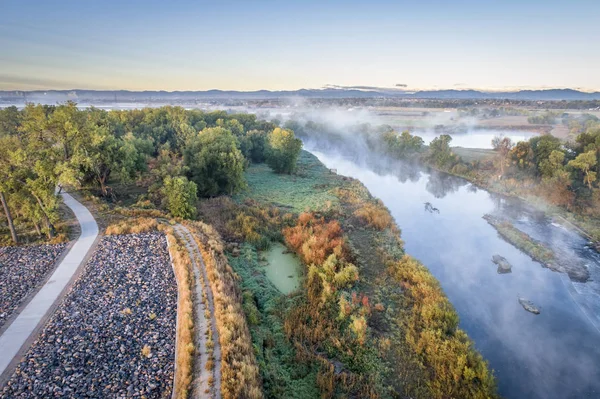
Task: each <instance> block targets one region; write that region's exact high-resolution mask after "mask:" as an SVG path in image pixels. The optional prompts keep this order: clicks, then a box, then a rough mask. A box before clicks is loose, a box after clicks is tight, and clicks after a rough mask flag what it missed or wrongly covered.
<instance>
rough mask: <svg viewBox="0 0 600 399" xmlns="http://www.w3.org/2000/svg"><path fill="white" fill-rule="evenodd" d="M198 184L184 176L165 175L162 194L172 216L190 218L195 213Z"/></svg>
mask: <svg viewBox="0 0 600 399" xmlns="http://www.w3.org/2000/svg"><path fill="white" fill-rule="evenodd" d="M197 190H198V186H196V183H194V182H193V181H189V180H188V179H187V178H185V177H183V176H182V177H173V178H171V177H167V178H165V180H164V185H163V188H162V194H163V195H164V199H165V203H166V208H167V209H168V210H169V213H170V214H171V215H172V216H173V217H180V218H184V219H191V218H192V217H194V215H195V214H196V201H197V200H198V196H197Z"/></svg>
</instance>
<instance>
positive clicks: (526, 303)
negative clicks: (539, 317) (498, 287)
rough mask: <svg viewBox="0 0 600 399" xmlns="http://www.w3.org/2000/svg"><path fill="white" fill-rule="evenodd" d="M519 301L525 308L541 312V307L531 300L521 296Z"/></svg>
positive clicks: (535, 312)
mask: <svg viewBox="0 0 600 399" xmlns="http://www.w3.org/2000/svg"><path fill="white" fill-rule="evenodd" d="M519 303H520V304H521V306H523V309H525V310H526V311H528V312H531V313H533V314H540V308H538V307H537V306H535V305H534V304H533V302H531V301H530V300H528V299H525V298H521V297H519Z"/></svg>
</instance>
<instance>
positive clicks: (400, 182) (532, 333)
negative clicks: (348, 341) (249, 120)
mask: <svg viewBox="0 0 600 399" xmlns="http://www.w3.org/2000/svg"><path fill="white" fill-rule="evenodd" d="M305 144H306V146H307V149H308V150H309V151H311V152H312V153H313V154H314V155H316V156H317V157H318V158H319V159H320V160H321V161H322V162H323V163H324V164H325V165H327V167H329V168H332V169H337V172H338V173H339V174H342V175H346V176H351V177H354V178H357V179H359V180H360V181H361V182H362V183H363V184H364V185H365V186H366V187H367V188H368V189H369V190H370V191H371V193H372V194H373V195H374V196H376V197H379V198H380V199H381V200H382V201H383V202H384V203H385V205H386V206H387V207H388V208H389V209H390V211H391V213H392V215H393V216H394V218H395V219H396V222H397V223H398V225H399V227H400V228H401V229H402V238H403V240H404V241H405V248H406V251H407V252H408V253H409V254H411V255H413V256H414V257H416V258H418V259H419V260H420V261H422V262H423V263H424V264H425V265H426V266H427V267H428V268H429V269H430V270H431V272H432V273H433V274H434V275H435V276H436V277H437V278H438V280H439V281H440V282H441V284H442V286H443V288H444V290H445V292H446V293H447V295H448V297H449V298H450V300H451V301H452V303H453V304H454V306H455V307H456V309H457V311H458V313H459V315H460V319H461V327H462V328H464V329H465V330H466V331H467V332H468V333H469V335H470V336H471V337H472V338H473V340H474V341H475V344H476V347H477V349H478V350H479V351H480V352H481V353H482V354H483V355H484V357H485V358H486V359H487V360H488V361H489V363H490V366H491V367H492V368H493V369H494V370H495V375H496V377H497V379H498V385H499V389H500V393H501V394H502V395H503V396H505V397H507V398H518V399H521V398H557V399H558V398H560V399H563V398H598V397H600V332H599V331H598V329H597V327H596V325H595V323H596V324H597V325H600V323H599V322H600V318H599V315H600V311H599V310H598V306H597V304H598V303H600V297H599V295H598V292H600V290H599V289H598V286H597V285H595V284H596V283H595V282H588V283H573V282H571V281H570V280H569V278H568V277H567V276H566V275H562V274H559V273H556V272H552V271H551V270H549V269H545V268H543V267H542V266H541V265H540V264H539V263H537V262H534V261H532V260H531V259H530V258H529V257H528V256H527V255H526V254H524V253H522V252H520V251H519V250H518V249H516V248H515V247H513V246H512V245H511V244H509V243H507V242H505V241H503V240H502V239H501V238H499V236H498V234H497V232H496V231H495V230H494V228H493V227H491V226H490V225H489V224H488V223H487V222H486V221H485V220H483V219H482V216H483V215H484V214H487V213H495V214H499V215H502V216H504V217H509V218H511V219H513V221H514V222H515V223H516V225H517V227H518V228H521V229H523V230H525V231H527V232H528V233H530V234H532V235H533V236H534V237H535V238H537V239H540V240H544V241H546V242H550V243H554V244H556V243H557V242H560V245H561V246H562V247H563V249H564V250H570V251H571V254H572V256H576V257H579V258H580V260H581V261H584V262H586V264H587V265H588V267H589V268H590V272H591V275H592V278H594V276H598V270H600V259H599V258H598V254H597V253H596V252H594V251H592V250H590V249H587V248H585V245H586V242H585V240H584V239H582V238H581V237H579V236H577V235H576V234H574V233H571V232H569V231H568V230H566V229H564V228H563V227H562V226H560V225H559V224H557V223H556V222H554V221H552V220H550V219H548V218H546V217H544V216H543V214H539V213H536V212H534V211H532V210H530V209H528V208H527V207H526V206H523V205H522V204H520V203H518V202H515V201H512V200H511V201H509V200H507V199H503V198H500V197H498V196H495V195H492V194H490V193H488V192H487V191H484V190H479V189H477V188H476V187H474V186H473V185H471V184H470V183H468V182H466V181H465V180H462V179H458V178H454V177H452V176H448V175H445V174H439V173H429V172H424V171H421V170H419V169H416V168H412V167H402V166H401V165H399V164H396V165H393V166H390V165H389V164H385V165H381V163H380V166H374V165H373V164H372V163H371V162H362V161H358V160H351V159H349V158H345V157H342V156H340V155H338V154H336V153H335V151H334V150H332V149H331V148H327V149H324V148H325V147H323V146H320V147H318V150H317V149H316V147H311V144H310V143H305ZM319 151H327V153H324V152H319ZM427 203H429V204H430V205H429V206H427ZM434 208H435V209H437V212H436V211H432V209H434ZM552 223H554V225H553V224H552ZM557 226H558V227H557ZM496 254H498V255H501V256H503V257H505V258H506V259H507V260H508V261H509V262H510V263H511V264H512V273H507V274H498V273H497V266H496V265H495V264H494V263H492V256H494V255H496ZM597 280H598V281H600V276H598V277H597ZM519 297H525V298H528V299H529V300H531V301H532V302H533V303H535V304H536V305H537V306H538V307H540V308H541V314H540V315H534V314H532V313H529V312H527V311H525V310H524V309H523V307H522V306H521V305H520V304H519V301H518V298H519Z"/></svg>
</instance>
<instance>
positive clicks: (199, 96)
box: [0, 88, 600, 103]
mask: <svg viewBox="0 0 600 399" xmlns="http://www.w3.org/2000/svg"><path fill="white" fill-rule="evenodd" d="M294 97H301V98H324V99H327V98H406V99H465V100H467V99H471V100H477V99H511V100H540V101H541V100H545V101H551V100H568V101H574V100H600V92H593V93H587V92H583V91H578V90H573V89H548V90H520V91H510V92H509V91H506V92H485V91H478V90H426V91H404V90H396V89H390V90H385V89H382V90H358V89H343V88H326V89H301V90H291V91H270V90H257V91H230V90H207V91H172V92H169V91H127V90H115V91H111V90H78V89H75V90H47V91H42V90H38V91H0V102H4V103H7V102H25V101H27V102H45V103H54V102H62V101H67V100H73V101H77V102H85V101H98V102H113V101H118V102H131V101H144V102H146V101H154V102H156V101H194V100H260V99H275V98H294Z"/></svg>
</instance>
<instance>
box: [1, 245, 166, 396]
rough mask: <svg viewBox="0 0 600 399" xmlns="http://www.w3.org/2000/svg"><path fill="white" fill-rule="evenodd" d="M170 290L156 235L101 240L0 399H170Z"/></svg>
mask: <svg viewBox="0 0 600 399" xmlns="http://www.w3.org/2000/svg"><path fill="white" fill-rule="evenodd" d="M176 287H177V286H176V282H175V276H174V274H173V270H172V268H171V266H170V259H169V255H168V250H167V243H166V239H165V236H164V235H163V234H162V233H144V234H129V235H118V236H106V237H103V238H102V240H101V241H100V243H99V244H98V247H97V250H96V252H94V254H93V255H92V257H91V258H90V260H89V261H88V262H87V263H86V265H85V268H84V270H83V273H82V274H81V275H80V276H79V278H78V280H77V281H76V282H75V284H74V285H73V286H72V287H71V289H70V291H69V292H68V294H67V295H66V297H65V299H64V301H63V302H62V303H61V304H60V306H59V307H58V308H57V310H56V312H55V313H54V315H53V316H52V317H51V318H50V320H49V321H48V322H47V324H46V326H45V327H44V329H43V332H42V333H41V335H40V336H39V338H38V339H37V340H36V341H35V342H34V343H33V344H32V345H31V347H30V348H29V350H28V352H27V353H26V355H25V356H24V357H23V359H22V360H21V362H20V363H19V365H18V367H17V369H16V371H15V372H14V373H13V375H12V377H11V378H10V380H9V381H8V382H7V384H6V386H5V387H4V389H3V391H2V395H1V396H2V397H10V398H38V397H90V398H106V397H144V396H145V397H147V398H168V397H170V396H171V391H172V383H173V372H174V357H175V324H176V313H177V288H176Z"/></svg>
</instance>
